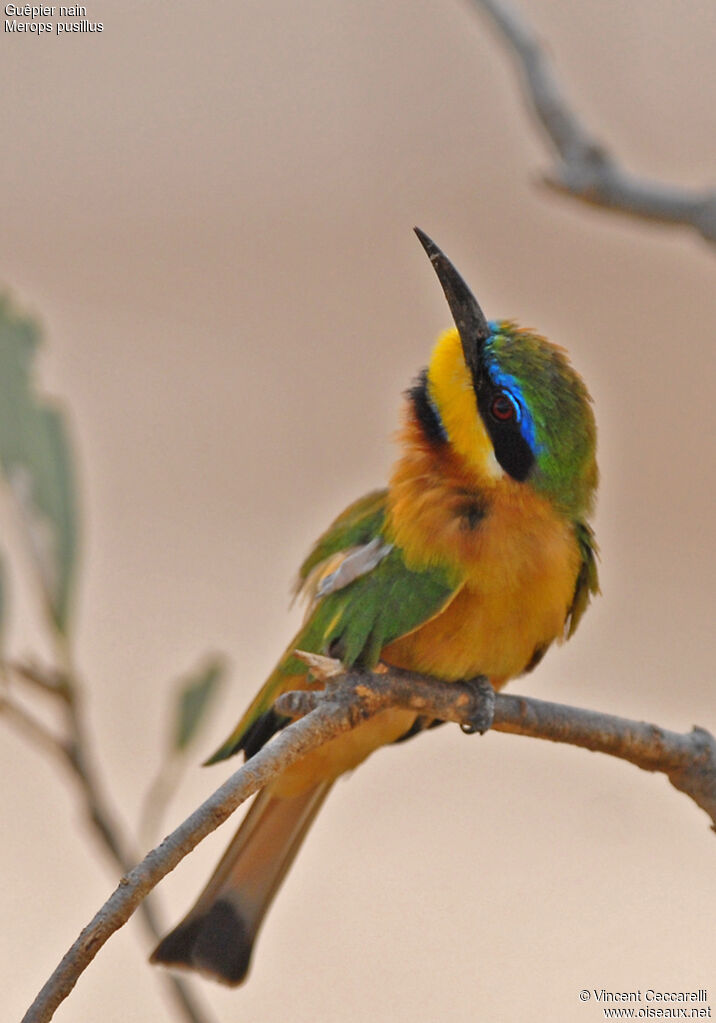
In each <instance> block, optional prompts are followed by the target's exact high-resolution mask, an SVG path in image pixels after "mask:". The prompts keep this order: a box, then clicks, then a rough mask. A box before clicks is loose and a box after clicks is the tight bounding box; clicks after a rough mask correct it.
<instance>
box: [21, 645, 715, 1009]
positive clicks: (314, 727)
mask: <svg viewBox="0 0 716 1023" xmlns="http://www.w3.org/2000/svg"><path fill="white" fill-rule="evenodd" d="M306 659H308V660H309V662H310V664H311V667H312V671H313V674H314V676H317V677H319V678H320V679H322V680H323V682H324V685H325V688H324V689H323V690H310V691H303V692H299V693H286V694H284V695H283V696H281V697H280V698H279V701H278V702H277V709H279V710H280V712H281V713H282V714H288V715H290V716H292V717H298V716H300V715H304V716H303V717H301V719H300V720H297V721H294V722H293V724H291V725H289V726H288V727H287V728H285V729H284V730H283V731H282V732H280V733H279V734H278V735H277V736H275V738H274V739H273V740H272V741H271V742H270V743H268V744H267V745H266V746H264V747H263V748H262V749H261V750H259V752H258V753H256V754H255V756H253V757H252V758H251V759H250V760H249V761H248V762H247V763H246V764H244V765H243V767H241V768H240V769H239V770H238V771H236V772H235V773H234V774H233V775H232V776H231V777H230V778H229V779H228V781H226V782H224V784H223V785H222V786H221V787H220V788H219V789H217V791H216V792H215V793H214V794H213V795H212V796H210V797H209V798H208V799H207V800H205V802H204V803H203V804H202V805H201V806H200V807H199V808H198V809H197V810H195V811H194V813H192V814H191V815H190V816H189V817H188V818H187V820H186V821H184V822H183V823H182V824H181V825H180V826H179V827H178V828H176V830H175V831H173V832H172V833H171V834H170V835H169V836H168V837H167V838H165V839H164V841H163V842H162V843H161V845H159V846H158V847H157V848H156V849H153V850H152V851H151V852H150V853H149V854H148V855H147V856H146V857H145V858H144V860H142V862H141V863H140V864H139V865H138V866H137V867H135V868H134V869H133V870H130V871H129V872H128V873H127V874H126V875H125V876H124V877H123V878H122V880H121V881H120V883H119V886H118V888H117V889H116V890H115V892H114V893H113V894H112V895H111V896H110V898H109V899H108V900H107V902H106V903H105V904H104V906H102V908H101V909H100V910H99V912H98V913H97V914H96V916H95V917H94V918H93V920H92V921H91V922H90V923H89V924H88V925H87V926H86V927H85V928H84V930H83V931H82V933H81V934H80V936H79V937H78V939H77V941H76V942H75V943H74V945H73V946H72V947H71V948H70V949H69V951H68V952H67V954H66V955H65V956H64V958H63V959H62V961H61V963H60V964H59V966H58V967H57V969H56V970H55V971H54V973H53V974H52V976H51V977H50V978H49V980H48V981H47V983H46V984H45V985H44V987H43V988H42V990H41V991H40V993H39V994H38V996H37V998H36V999H35V1001H34V1002H33V1004H32V1005H31V1006H30V1008H29V1009H28V1011H27V1013H26V1015H25V1017H24V1019H23V1023H46V1021H47V1020H50V1019H52V1016H53V1014H54V1011H55V1009H56V1008H57V1007H58V1006H59V1005H60V1004H61V1002H62V1001H63V1000H64V999H65V998H66V997H67V996H68V995H69V993H70V991H72V989H73V987H74V985H75V984H76V982H77V980H78V978H79V976H80V975H81V973H82V972H83V971H84V970H85V969H86V968H87V966H88V965H89V964H90V962H91V961H92V960H93V959H94V957H95V956H96V954H97V953H98V952H99V950H100V948H101V947H102V946H103V945H104V943H105V942H106V941H107V940H108V938H109V937H110V936H111V935H112V934H113V933H114V932H115V931H116V930H118V929H119V928H120V927H121V926H122V925H123V924H124V923H125V922H126V921H127V920H128V919H129V917H130V916H131V915H132V913H133V912H134V910H135V909H136V908H137V906H138V905H139V904H140V902H141V901H142V899H143V898H144V897H145V896H146V895H147V894H148V893H149V892H150V891H151V889H152V888H153V887H154V886H155V885H156V884H157V883H158V882H159V881H160V880H161V879H162V878H163V877H164V876H165V875H166V874H168V873H169V871H171V870H173V869H174V867H175V866H177V864H178V863H179V862H180V861H181V860H182V859H183V858H184V856H186V855H187V854H188V853H189V852H191V850H192V849H194V848H195V846H197V845H198V844H199V842H201V841H202V839H204V838H205V837H206V836H207V835H209V834H210V833H211V832H212V831H214V830H215V829H216V828H217V827H218V826H219V825H220V824H222V823H223V822H224V821H225V820H226V819H227V818H228V817H229V816H230V815H231V814H232V813H233V812H234V810H235V809H236V808H237V807H238V806H239V805H240V804H241V803H242V802H244V800H246V799H248V798H249V796H251V795H253V794H254V793H255V792H257V791H258V790H259V789H261V788H263V786H264V785H266V784H267V782H269V781H270V780H271V778H273V777H274V776H275V775H276V774H278V773H279V772H280V771H282V770H284V769H285V768H286V767H288V766H289V765H290V764H292V763H294V762H295V761H296V760H298V759H299V758H300V757H301V756H303V755H304V754H305V753H308V752H309V751H310V750H312V749H314V748H315V747H316V746H319V745H320V744H321V743H323V742H326V741H328V740H329V739H332V738H335V736H337V735H339V734H340V733H341V732H344V731H347V730H348V729H350V728H352V727H354V726H355V725H357V724H358V723H360V722H361V721H365V720H366V719H367V718H369V717H371V716H373V715H374V714H377V713H379V712H380V711H381V710H386V709H388V708H390V707H402V708H406V709H409V710H414V711H416V712H417V713H418V714H421V715H424V716H425V717H427V718H431V719H432V718H435V719H441V720H446V721H455V722H457V723H458V724H459V725H460V726H461V727H462V728H463V730H464V731H468V732H469V731H475V730H482V729H483V728H485V727H489V723H490V720H493V725H492V727H493V728H494V729H496V730H498V731H506V732H512V733H514V734H519V735H530V736H533V737H535V738H543V739H550V740H552V741H554V742H566V743H570V744H573V745H577V746H582V747H584V748H586V749H590V750H598V751H601V752H603V753H609V754H611V755H612V756H617V757H621V758H623V759H625V760H629V761H630V762H631V763H633V764H636V765H637V766H638V767H641V768H643V769H644V770H648V771H662V772H663V773H665V774H666V775H667V776H668V777H669V779H670V780H671V782H672V784H674V785H675V786H676V787H677V788H678V789H680V790H681V791H683V792H685V793H686V794H687V795H689V796H691V798H692V799H694V801H695V802H696V803H697V804H698V805H699V806H700V807H702V809H704V810H705V811H706V812H707V813H708V814H709V815H710V816H711V819H712V821H713V822H714V825H715V826H716V741H715V740H714V739H713V737H712V736H711V735H710V734H709V733H708V732H706V731H704V730H703V729H700V728H696V729H694V730H693V731H692V732H691V733H689V734H686V735H682V734H679V733H676V732H669V731H666V730H665V729H662V728H659V727H657V726H656V725H650V724H645V723H643V722H637V721H629V720H627V719H625V718H618V717H613V716H611V715H607V714H600V713H598V712H596V711H587V710H581V709H578V708H574V707H565V706H562V705H561V704H554V703H547V702H545V701H542V700H534V699H528V698H526V697H522V696H507V695H503V694H498V695H497V696H495V694H494V693H493V692H492V691H491V690H490V689H489V687H486V685H485V683H484V682H482V681H481V680H477V682H476V683H470V682H468V683H461V682H453V683H450V684H446V683H444V682H439V681H437V680H435V679H430V678H426V677H425V676H421V675H415V674H413V673H410V672H404V671H395V670H393V669H391V670H390V672H386V673H380V672H376V673H374V674H368V673H364V672H356V671H349V672H344V671H343V670H342V669H341V668H340V665H339V664H338V662H336V661H332V660H331V659H329V658H316V657H315V656H312V655H309V656H308V658H306Z"/></svg>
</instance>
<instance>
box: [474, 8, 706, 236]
mask: <svg viewBox="0 0 716 1023" xmlns="http://www.w3.org/2000/svg"><path fill="white" fill-rule="evenodd" d="M473 3H474V4H475V5H476V6H477V7H479V8H481V9H482V10H483V11H485V12H486V13H487V14H488V15H489V17H490V18H491V19H492V21H493V24H494V25H495V26H496V27H497V29H498V30H499V32H500V34H501V35H502V37H503V39H504V40H505V42H506V43H507V44H508V46H509V47H510V49H511V50H512V52H513V54H514V55H515V57H516V58H517V60H518V62H519V64H520V67H521V70H522V73H523V77H524V82H525V92H526V98H527V100H528V102H529V103H530V105H531V106H532V108H533V110H534V112H535V114H536V115H537V118H538V120H539V121H540V123H541V124H542V127H543V128H544V130H545V132H546V134H547V137H548V139H549V141H550V142H551V144H552V146H553V147H554V149H555V150H556V153H557V156H558V162H557V165H556V167H555V168H554V169H553V170H552V171H551V172H550V173H549V174H547V175H545V177H544V182H545V183H546V184H547V185H548V186H549V187H550V188H553V189H555V190H556V191H559V192H562V193H564V194H567V195H571V196H574V197H576V198H578V199H581V200H582V201H583V202H587V203H590V204H591V205H594V206H601V207H603V208H605V209H610V210H615V211H617V212H620V213H628V214H630V215H632V216H636V217H640V218H642V219H646V220H652V221H657V222H659V223H668V224H680V225H686V226H689V227H693V228H694V229H695V230H696V231H698V232H699V234H700V235H701V236H702V237H703V238H705V239H706V241H708V242H710V243H712V244H714V243H716V189H714V188H709V189H703V190H701V191H688V190H686V189H681V188H678V187H676V186H673V185H665V184H662V183H661V182H657V181H645V180H643V179H641V178H638V177H637V176H636V175H634V174H631V173H629V172H628V171H627V170H625V169H624V168H623V167H622V166H621V165H620V163H619V162H618V160H617V159H616V157H615V156H614V155H613V154H612V153H610V152H609V151H608V150H607V149H606V147H605V146H604V145H602V143H601V142H599V141H598V140H597V139H596V138H595V137H594V136H593V135H592V134H591V133H590V132H589V131H588V129H587V128H586V127H585V126H584V124H582V122H581V121H580V119H579V117H578V116H577V115H576V114H575V112H574V110H573V109H572V108H571V107H570V105H569V103H568V101H567V99H566V97H565V95H564V93H563V92H562V89H561V87H560V86H559V84H558V82H557V78H556V76H555V74H554V71H553V69H552V67H551V65H550V62H549V60H548V59H547V56H546V54H545V52H544V50H543V49H542V47H541V46H540V44H539V42H538V40H537V37H536V36H535V34H534V33H533V32H532V30H531V28H530V27H529V26H528V25H527V24H526V23H525V22H524V21H523V20H522V18H521V17H520V15H519V14H518V13H517V11H516V10H515V9H514V8H512V7H511V6H510V5H509V3H507V2H505V0H473Z"/></svg>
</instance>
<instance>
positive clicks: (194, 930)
mask: <svg viewBox="0 0 716 1023" xmlns="http://www.w3.org/2000/svg"><path fill="white" fill-rule="evenodd" d="M254 937H255V935H253V934H251V933H249V931H248V928H247V927H246V925H245V923H244V921H243V920H242V919H241V917H240V916H239V915H238V913H237V912H236V910H235V909H234V907H233V906H232V905H231V903H230V902H228V901H227V900H226V899H219V901H218V902H215V903H214V905H213V906H212V907H211V909H210V910H209V911H208V913H206V914H205V915H204V916H201V917H195V918H194V919H187V920H185V921H183V922H182V923H180V924H179V925H178V926H177V927H175V928H174V930H173V931H170V933H169V934H167V936H166V938H163V939H162V941H160V942H159V944H158V945H157V947H156V948H155V949H154V951H153V952H152V954H151V956H150V960H149V961H150V962H152V963H161V964H162V965H164V966H180V967H183V968H184V969H190V970H198V971H199V973H203V974H206V975H207V976H210V977H213V978H214V979H215V980H218V981H221V983H222V984H230V985H231V986H232V987H235V986H236V985H237V984H241V982H242V981H243V980H244V979H245V978H246V974H247V973H248V970H249V963H250V961H251V952H252V949H253V943H254Z"/></svg>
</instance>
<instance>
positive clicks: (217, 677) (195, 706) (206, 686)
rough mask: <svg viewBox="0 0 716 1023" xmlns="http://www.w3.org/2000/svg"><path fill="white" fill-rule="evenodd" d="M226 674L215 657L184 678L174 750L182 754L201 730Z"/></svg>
mask: <svg viewBox="0 0 716 1023" xmlns="http://www.w3.org/2000/svg"><path fill="white" fill-rule="evenodd" d="M225 674H226V665H225V663H224V661H223V659H222V658H220V657H215V658H213V659H212V660H211V661H209V663H208V664H206V665H204V666H203V667H202V668H200V669H199V671H197V672H195V673H193V674H191V675H189V676H188V677H187V678H185V679H184V680H183V682H182V684H181V686H180V689H179V691H178V693H177V702H176V716H175V727H174V736H173V741H172V750H173V751H174V752H175V753H183V752H184V751H185V750H186V748H187V746H188V745H189V743H190V742H191V741H192V740H193V739H194V737H195V736H196V734H197V732H198V731H199V728H200V727H201V725H202V723H203V721H204V719H205V718H206V712H207V711H208V709H209V707H210V706H211V703H212V701H213V699H214V697H215V696H216V693H217V691H218V689H219V686H220V685H221V683H222V682H223V679H224V675H225Z"/></svg>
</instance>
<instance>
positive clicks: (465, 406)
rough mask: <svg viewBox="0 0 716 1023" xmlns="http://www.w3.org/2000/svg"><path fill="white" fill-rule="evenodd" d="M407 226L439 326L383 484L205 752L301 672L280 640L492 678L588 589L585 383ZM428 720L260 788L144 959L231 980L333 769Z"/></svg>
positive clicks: (322, 751) (221, 755) (592, 486)
mask: <svg viewBox="0 0 716 1023" xmlns="http://www.w3.org/2000/svg"><path fill="white" fill-rule="evenodd" d="M415 232H416V234H417V236H418V238H419V240H420V242H421V244H422V246H423V248H424V249H425V252H426V254H427V256H428V258H429V259H430V262H431V264H432V266H433V269H434V271H435V273H436V274H437V277H438V280H439V283H440V285H441V287H442V290H443V292H444V295H445V298H446V299H447V303H448V306H449V308H450V311H451V314H452V318H453V321H454V326H452V327H451V328H450V329H448V330H446V331H445V332H444V333H443V334H442V335H441V336H440V337H439V339H438V340H437V343H436V344H435V347H434V349H433V352H432V355H431V357H430V360H429V363H428V365H427V367H426V368H425V369H423V370H422V372H421V373H420V374H419V375H418V376H417V378H416V379H415V381H414V382H413V384H412V386H411V387H410V388H409V389H408V390H407V391H406V392H405V399H406V400H405V403H404V411H403V417H402V425H401V426H400V429H399V433H398V435H397V442H398V457H397V459H396V461H395V464H394V466H393V469H392V472H391V474H390V477H389V481H388V486H387V487H385V488H384V489H380V490H375V491H373V492H371V493H369V494H367V495H365V496H364V497H361V498H359V499H358V500H357V501H355V502H354V503H352V504H351V505H349V507H348V508H346V509H345V511H343V513H342V514H340V515H339V516H338V517H337V518H336V519H335V521H334V522H333V523H332V524H331V525H330V526H329V527H328V529H327V530H326V531H325V532H324V533H323V534H322V536H321V537H320V538H319V539H318V541H317V542H316V543H315V545H314V546H313V548H312V550H311V551H310V553H309V554H308V556H307V558H306V559H305V561H304V562H303V564H302V565H301V567H300V570H299V574H298V581H297V586H296V588H297V591H299V592H301V593H303V594H304V595H305V596H306V597H307V599H308V609H307V612H306V617H305V619H304V623H303V625H302V626H301V628H300V629H299V631H298V633H297V635H296V636H295V638H294V639H293V640H292V641H291V643H290V644H289V646H288V648H287V649H286V651H285V653H284V654H283V656H282V657H281V659H280V660H279V662H278V665H277V667H276V668H275V669H274V671H273V672H272V673H271V675H270V676H269V678H268V679H267V681H266V682H265V684H264V685H263V687H262V688H261V689H260V691H259V692H258V694H257V696H256V697H255V699H254V700H253V702H252V703H251V704H250V706H249V707H248V709H247V710H246V712H245V714H244V715H243V717H242V718H241V720H240V721H239V723H238V725H237V726H236V728H235V729H234V730H233V731H232V733H231V735H230V736H229V737H228V738H227V740H226V741H225V742H224V743H223V744H222V745H221V747H220V748H219V749H218V750H217V751H216V752H215V753H214V755H213V756H212V757H210V759H209V760H208V761H207V763H216V762H219V761H222V760H224V759H225V758H226V757H229V756H231V755H232V754H234V753H238V752H239V751H242V752H243V753H244V756H245V757H246V759H249V758H250V757H252V756H253V755H254V754H255V753H256V752H257V751H258V750H259V749H261V747H262V746H263V745H264V743H266V742H268V741H269V739H270V738H271V737H272V736H273V735H274V734H275V733H276V732H277V731H279V730H280V729H281V728H283V727H284V726H285V725H287V724H288V723H289V719H288V718H286V717H284V716H282V715H280V714H279V713H277V711H276V710H274V709H273V704H274V702H275V700H276V699H277V697H278V696H279V695H280V694H282V693H284V692H287V691H290V690H301V689H307V688H310V687H311V686H312V685H314V686H315V683H312V681H311V678H310V674H309V669H308V668H307V666H306V663H305V662H304V661H303V660H301V659H299V657H297V655H296V651H297V650H300V651H308V652H315V653H321V654H328V655H330V656H331V657H334V658H338V659H340V661H341V662H342V663H343V665H344V666H346V667H347V668H357V669H363V670H366V671H368V670H373V669H377V670H387V669H388V668H390V667H394V668H402V669H407V670H409V671H414V672H419V673H422V674H425V675H429V676H432V677H434V678H436V679H438V680H442V681H444V682H446V683H450V682H455V681H459V680H472V679H483V680H488V681H489V683H491V685H492V686H493V687H494V689H496V690H499V689H500V688H501V687H502V686H503V685H504V684H505V683H506V682H507V681H508V680H510V679H512V678H515V677H517V676H519V675H522V674H524V673H526V672H529V671H531V670H532V669H533V668H535V667H536V665H537V664H538V663H539V662H540V661H541V659H542V657H543V656H544V654H545V652H546V651H547V649H548V648H549V647H550V646H551V645H552V644H553V643H555V642H557V643H560V642H562V641H563V640H565V639H567V638H569V637H570V636H572V634H573V633H574V631H575V629H576V628H577V625H578V624H579V622H580V620H581V618H582V616H583V614H584V611H585V610H586V608H587V606H588V604H589V602H590V600H591V598H592V597H593V596H594V595H595V594H596V593H598V591H599V585H598V575H597V546H596V542H595V538H594V534H593V531H592V528H591V526H590V524H589V519H590V516H591V514H592V512H593V506H594V500H595V494H596V488H597V482H598V470H597V462H596V426H595V418H594V413H593V409H592V401H591V398H590V395H589V393H588V391H587V388H586V386H585V384H584V382H583V381H582V378H581V377H580V376H579V374H578V373H577V372H576V370H574V369H573V367H572V365H571V363H570V362H569V360H568V358H567V355H566V353H565V351H564V349H562V348H560V347H559V346H558V345H556V344H553V343H552V342H550V341H548V340H547V339H546V338H544V337H542V336H540V335H539V334H538V333H536V332H535V331H533V330H531V329H525V328H521V327H519V326H518V325H517V324H516V323H515V322H514V321H512V320H489V321H488V320H487V319H486V318H485V316H484V314H483V312H482V310H481V308H480V306H479V304H478V302H477V300H476V299H475V297H474V296H473V294H472V292H471V290H470V288H469V287H468V285H467V284H466V283H465V281H464V279H463V278H462V276H461V275H460V273H459V272H458V270H457V269H456V268H455V266H454V265H453V263H452V262H451V261H450V260H449V259H448V257H447V256H446V255H445V254H444V253H443V252H442V250H441V249H440V248H439V247H438V246H437V244H436V243H435V242H434V241H433V240H432V239H431V238H430V237H429V236H428V235H427V234H425V233H424V232H423V231H422V230H421V229H420V228H415ZM440 723H441V722H437V721H432V720H430V719H429V718H428V717H426V716H424V715H420V714H416V712H415V711H409V710H405V709H397V708H396V709H387V710H383V711H381V712H379V713H378V714H376V715H375V716H374V717H372V718H370V719H368V720H365V721H363V722H361V723H359V724H358V725H357V726H356V727H354V728H353V729H352V730H350V731H348V732H344V733H342V734H341V735H339V736H338V737H336V738H333V739H331V740H329V741H328V742H326V743H325V744H324V745H322V746H320V747H318V748H317V749H314V750H313V751H312V752H309V753H307V754H305V755H304V756H303V757H302V758H301V759H300V760H298V761H297V762H295V763H294V764H293V765H292V766H290V767H288V768H286V769H284V770H283V772H281V773H280V774H279V775H278V776H277V777H276V778H274V779H273V780H272V781H271V782H269V783H268V784H267V785H266V787H265V788H263V789H262V790H261V791H260V792H259V794H258V795H257V797H256V799H255V800H254V802H253V804H252V805H251V807H250V809H249V811H248V813H247V814H246V816H245V818H244V820H243V822H242V824H241V825H240V827H239V830H238V832H237V834H236V835H235V836H234V838H233V840H232V841H231V843H230V845H229V847H228V849H227V850H226V852H225V854H224V856H223V858H222V859H221V861H220V862H219V864H218V866H217V868H216V870H215V871H214V873H213V875H212V877H211V878H210V880H209V882H208V884H207V886H206V887H205V888H204V890H203V891H202V893H201V894H200V895H199V897H198V899H197V901H196V902H195V903H194V905H193V906H192V908H191V909H190V910H189V912H188V913H187V914H186V916H185V917H184V918H183V920H182V921H181V922H180V923H179V924H178V925H177V926H176V927H175V928H174V929H173V930H172V931H171V932H170V933H169V934H167V936H166V937H164V938H163V940H162V941H161V942H160V943H159V944H158V946H157V947H156V949H155V950H154V952H153V953H152V956H151V959H152V962H154V963H160V964H163V965H166V966H175V967H183V968H187V969H193V970H195V971H198V972H199V973H201V974H204V975H205V976H207V977H210V978H213V979H215V980H218V981H220V982H223V983H225V984H228V985H231V986H235V985H238V984H241V983H242V982H243V981H244V980H245V978H246V975H247V973H248V970H249V965H250V961H251V956H252V950H253V946H254V942H255V939H256V936H257V933H258V931H259V928H260V927H261V924H262V922H263V919H264V917H265V914H266V911H267V910H268V908H269V906H270V904H271V902H272V900H273V898H274V896H275V895H276V892H277V890H278V888H279V886H280V884H281V882H282V881H283V879H284V876H285V875H286V872H287V871H288V869H289V867H290V866H291V863H292V862H293V859H294V857H295V856H296V854H297V852H298V850H299V848H300V846H301V843H302V842H303V839H304V838H305V836H306V833H307V831H308V829H309V828H310V826H311V823H312V822H313V820H314V819H315V817H316V814H317V813H318V811H319V810H320V808H321V806H322V804H323V802H324V800H325V798H326V796H327V795H328V792H329V791H330V789H331V787H332V785H333V782H334V781H335V780H336V779H337V778H338V777H339V776H340V775H341V774H343V773H345V772H346V771H349V770H352V769H353V768H355V767H357V766H358V765H359V764H360V763H361V762H362V761H363V760H365V759H366V757H368V756H369V755H370V754H371V753H372V752H374V751H375V750H377V749H378V748H379V747H381V746H383V745H386V744H388V743H394V742H398V741H401V740H403V739H405V738H408V737H411V736H413V735H416V734H417V733H419V732H421V731H423V730H425V729H427V728H429V727H432V726H434V725H436V724H440Z"/></svg>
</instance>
